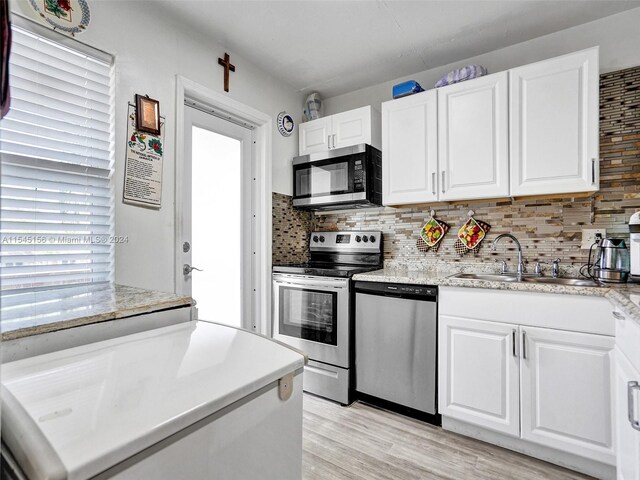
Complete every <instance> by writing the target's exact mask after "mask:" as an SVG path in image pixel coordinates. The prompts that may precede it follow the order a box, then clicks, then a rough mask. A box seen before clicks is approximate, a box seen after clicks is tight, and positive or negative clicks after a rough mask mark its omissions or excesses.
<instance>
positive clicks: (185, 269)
mask: <svg viewBox="0 0 640 480" xmlns="http://www.w3.org/2000/svg"><path fill="white" fill-rule="evenodd" d="M194 270H197V271H199V272H204V270H202V269H201V268H196V267H192V266H191V265H189V264H188V263H185V264H184V265H183V266H182V273H183V275H189V274H190V273H191V272H192V271H194Z"/></svg>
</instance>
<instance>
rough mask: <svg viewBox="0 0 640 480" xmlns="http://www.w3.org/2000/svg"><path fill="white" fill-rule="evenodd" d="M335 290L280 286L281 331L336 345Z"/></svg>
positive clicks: (297, 336) (293, 335)
mask: <svg viewBox="0 0 640 480" xmlns="http://www.w3.org/2000/svg"><path fill="white" fill-rule="evenodd" d="M336 300H337V293H336V292H326V291H323V290H307V289H300V288H289V287H280V298H279V304H280V315H279V318H280V332H281V333H283V334H285V335H289V336H292V337H296V338H304V339H307V340H314V341H316V342H322V343H327V344H329V345H336V322H337V303H336Z"/></svg>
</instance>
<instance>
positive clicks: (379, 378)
mask: <svg viewBox="0 0 640 480" xmlns="http://www.w3.org/2000/svg"><path fill="white" fill-rule="evenodd" d="M354 290H355V292H356V293H355V296H356V301H355V337H356V339H355V343H356V345H355V351H356V352H355V354H356V392H358V394H359V396H360V397H361V398H362V397H363V395H362V394H364V397H365V398H364V399H365V400H370V399H379V400H382V401H383V402H389V406H391V407H393V406H399V407H406V408H407V409H409V411H408V412H406V413H410V414H411V413H413V411H415V412H416V413H418V414H427V418H425V419H426V420H427V421H431V422H432V423H439V416H437V404H436V394H437V390H436V385H437V362H436V359H437V338H438V337H437V299H438V290H437V287H431V286H423V285H405V284H395V283H374V282H356V283H355V289H354ZM383 406H388V405H383ZM429 416H433V418H430V417H429Z"/></svg>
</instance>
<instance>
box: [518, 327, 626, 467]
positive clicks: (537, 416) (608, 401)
mask: <svg viewBox="0 0 640 480" xmlns="http://www.w3.org/2000/svg"><path fill="white" fill-rule="evenodd" d="M520 329H521V335H522V337H521V339H522V358H521V361H520V370H521V373H520V380H521V388H522V391H521V394H520V395H521V398H522V411H521V416H522V438H523V439H525V440H529V441H531V442H534V443H539V444H541V445H544V446H547V447H550V448H556V449H558V450H563V451H565V452H569V453H573V454H575V455H580V456H582V457H587V458H591V459H593V460H596V461H599V462H602V463H606V464H609V465H614V464H615V455H614V449H613V422H612V413H613V406H612V396H613V395H612V392H613V382H612V358H613V345H614V339H613V337H606V336H603V335H592V334H588V333H576V332H566V331H562V330H552V329H547V328H534V327H520Z"/></svg>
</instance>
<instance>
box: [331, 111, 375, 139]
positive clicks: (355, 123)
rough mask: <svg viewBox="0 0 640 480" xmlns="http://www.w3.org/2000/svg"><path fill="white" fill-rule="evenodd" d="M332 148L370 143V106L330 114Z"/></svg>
mask: <svg viewBox="0 0 640 480" xmlns="http://www.w3.org/2000/svg"><path fill="white" fill-rule="evenodd" d="M331 122H332V126H333V131H332V135H334V137H333V141H332V148H341V147H348V146H350V145H358V144H359V143H369V144H370V143H371V107H362V108H356V109H355V110H349V111H347V112H342V113H336V114H335V115H332V116H331Z"/></svg>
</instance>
